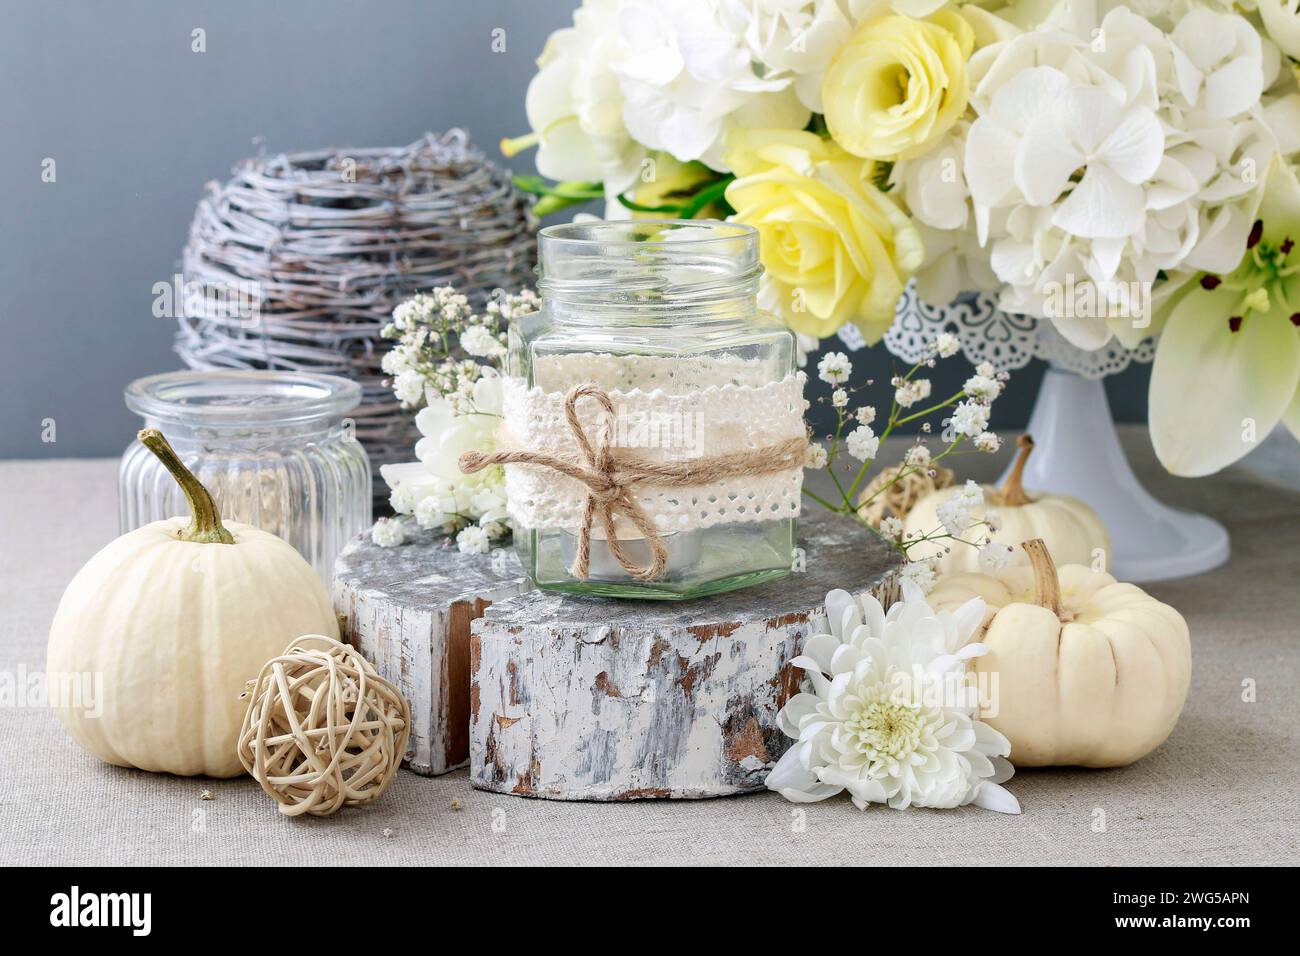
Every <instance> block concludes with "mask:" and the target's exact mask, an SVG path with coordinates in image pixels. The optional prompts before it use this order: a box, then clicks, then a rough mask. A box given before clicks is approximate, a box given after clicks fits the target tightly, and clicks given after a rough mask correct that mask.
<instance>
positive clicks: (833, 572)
mask: <svg viewBox="0 0 1300 956" xmlns="http://www.w3.org/2000/svg"><path fill="white" fill-rule="evenodd" d="M800 544H801V546H802V548H803V553H804V554H805V555H806V560H805V570H804V571H803V572H801V573H794V574H791V575H790V576H789V577H787V578H785V579H783V580H780V581H773V582H769V583H767V584H763V585H758V586H756V587H752V588H748V589H745V590H742V591H734V592H732V593H730V594H724V595H720V596H718V597H713V598H702V599H699V600H696V601H687V602H680V603H678V602H659V601H628V600H611V599H597V598H580V597H573V596H568V595H560V594H555V593H552V592H545V591H530V592H528V593H526V594H523V595H521V596H519V597H516V598H514V599H512V600H510V601H508V602H505V603H499V604H496V605H494V606H493V607H492V608H490V609H489V610H488V611H487V612H486V614H485V615H484V616H483V617H482V618H481V619H480V620H477V621H475V622H474V624H473V625H472V626H471V632H472V637H471V641H470V648H471V650H470V653H471V665H470V666H471V685H470V708H471V714H470V754H471V760H470V777H471V780H472V782H473V784H474V786H475V787H478V788H479V789H482V790H492V791H496V792H499V793H512V794H518V795H521V796H527V797H545V798H549V799H554V800H634V799H639V798H649V797H671V798H699V797H717V796H724V795H726V794H732V793H744V792H748V791H753V790H760V789H762V787H763V782H764V780H765V779H766V777H767V772H768V771H769V770H770V769H771V767H772V765H773V764H774V763H775V761H776V760H777V758H778V757H780V755H781V754H782V753H783V752H784V751H785V750H786V748H787V747H788V746H789V744H790V743H791V741H789V740H788V739H787V738H786V737H785V735H784V734H782V733H781V731H780V730H779V729H778V728H777V726H776V715H777V711H779V710H780V708H781V707H782V705H784V704H785V702H786V700H787V699H789V697H790V696H792V695H793V694H794V693H796V692H797V691H798V688H799V683H800V680H801V679H802V672H801V671H799V670H798V669H797V668H795V667H792V666H791V665H790V661H791V660H792V659H793V658H794V657H796V656H798V654H799V653H800V650H801V648H802V645H803V641H804V638H805V637H806V636H807V635H808V634H809V633H810V632H811V631H812V630H814V625H815V624H816V623H817V620H818V619H819V618H820V619H821V620H822V621H824V620H825V614H824V611H823V609H822V602H823V601H824V599H825V597H826V592H827V591H829V590H831V589H832V588H836V587H842V588H846V589H849V590H852V591H855V592H857V591H871V592H873V593H875V594H876V595H877V597H879V598H880V599H881V600H882V602H886V603H888V601H890V600H891V599H892V595H891V594H889V593H887V592H888V591H890V590H892V588H893V587H894V584H893V580H894V579H893V576H892V575H891V572H892V571H893V570H894V569H896V568H897V567H898V563H899V562H898V560H897V558H896V556H895V552H893V551H892V550H891V549H889V548H888V547H887V546H885V545H884V544H883V543H881V541H880V540H879V539H878V538H877V537H876V536H875V535H874V534H872V533H871V532H870V531H868V530H866V529H864V528H862V527H861V526H860V525H858V524H856V523H854V522H851V521H848V520H845V519H843V518H833V517H830V516H827V517H822V516H820V515H818V516H809V518H807V519H805V520H803V521H802V522H801V524H800Z"/></svg>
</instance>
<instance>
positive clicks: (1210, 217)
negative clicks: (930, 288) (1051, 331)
mask: <svg viewBox="0 0 1300 956" xmlns="http://www.w3.org/2000/svg"><path fill="white" fill-rule="evenodd" d="M1145 6H1146V7H1147V8H1149V9H1148V10H1147V12H1148V14H1149V16H1148V17H1146V18H1144V17H1143V16H1140V15H1138V14H1137V13H1135V12H1134V11H1133V10H1131V9H1129V8H1128V7H1126V6H1112V5H1109V4H1097V5H1095V6H1094V5H1092V4H1070V5H1060V6H1058V7H1057V8H1055V10H1054V11H1053V13H1052V15H1051V17H1050V18H1049V22H1048V24H1047V28H1044V29H1039V30H1032V31H1030V32H1026V33H1022V34H1020V35H1017V36H1014V37H1011V38H1009V39H1002V40H999V41H997V42H994V43H991V44H989V45H987V46H985V47H983V48H982V49H981V50H979V51H978V52H977V53H976V55H975V56H974V57H973V58H972V60H971V75H972V80H973V81H974V83H975V86H974V90H973V92H972V95H971V101H970V102H971V108H972V110H973V112H974V114H975V117H976V118H975V119H974V121H973V123H972V124H971V127H970V130H969V133H968V134H967V137H966V142H965V148H964V150H963V167H962V172H963V176H964V181H965V183H966V185H967V186H968V187H969V193H970V197H971V200H972V204H973V205H972V208H973V211H974V216H973V225H974V230H973V231H974V233H975V235H976V236H977V237H978V239H979V241H980V243H981V244H983V245H985V246H986V247H987V248H988V250H989V252H990V259H989V263H990V265H991V266H992V269H993V271H994V272H995V273H996V275H997V278H998V279H999V280H1000V282H1002V283H1003V284H1005V288H1004V290H1003V292H1002V294H1001V299H1000V303H999V304H1000V306H1001V307H1002V308H1003V310H1004V311H1007V312H1013V313H1025V314H1029V315H1033V316H1035V317H1038V318H1041V319H1049V320H1051V321H1052V322H1053V323H1054V325H1055V326H1056V328H1057V330H1058V331H1059V332H1060V333H1061V334H1062V335H1063V336H1064V337H1065V338H1067V339H1068V340H1069V341H1071V342H1072V343H1073V344H1075V345H1077V346H1079V347H1080V348H1084V349H1096V348H1099V347H1101V346H1102V345H1104V344H1105V343H1106V342H1107V341H1108V340H1109V339H1110V338H1111V337H1112V336H1116V337H1118V338H1119V339H1120V341H1121V342H1122V344H1124V345H1126V346H1129V347H1132V346H1134V345H1136V344H1137V342H1138V341H1140V340H1141V339H1142V338H1144V337H1146V336H1147V335H1149V334H1151V328H1150V323H1149V321H1142V319H1143V318H1145V319H1147V320H1149V319H1150V308H1151V302H1150V294H1149V291H1144V290H1149V289H1150V287H1151V285H1152V284H1153V283H1155V282H1156V281H1157V279H1159V278H1161V277H1165V276H1167V277H1169V278H1170V279H1171V281H1175V282H1176V281H1177V280H1178V279H1179V278H1180V277H1181V278H1186V277H1187V276H1188V275H1189V274H1191V273H1194V272H1197V271H1200V270H1206V271H1211V272H1225V271H1230V270H1231V269H1232V268H1233V267H1235V265H1236V263H1237V260H1239V259H1240V256H1241V249H1242V246H1243V243H1244V241H1245V238H1246V235H1247V234H1248V232H1249V230H1250V228H1251V225H1252V222H1253V217H1252V215H1251V213H1250V211H1249V209H1250V206H1251V204H1252V202H1256V201H1257V199H1258V195H1259V191H1260V189H1261V188H1262V184H1263V180H1264V177H1263V176H1259V175H1257V171H1258V170H1263V169H1266V168H1267V167H1268V165H1269V162H1270V160H1271V159H1272V157H1273V156H1274V155H1276V153H1277V152H1278V135H1280V134H1275V133H1274V132H1273V131H1272V130H1270V128H1269V126H1268V125H1267V123H1266V121H1265V118H1264V114H1263V111H1262V110H1261V109H1260V92H1261V90H1262V89H1263V88H1264V86H1265V79H1266V77H1268V76H1269V75H1275V74H1276V72H1277V70H1276V67H1275V66H1274V65H1272V64H1273V63H1275V62H1276V54H1275V53H1269V52H1268V51H1266V49H1265V48H1264V46H1263V45H1262V44H1261V42H1260V38H1259V34H1258V32H1257V31H1256V30H1255V28H1254V27H1252V26H1251V24H1250V23H1249V22H1248V21H1247V20H1245V19H1244V18H1243V17H1241V16H1239V15H1237V14H1235V13H1231V12H1228V11H1226V10H1223V9H1219V10H1215V9H1210V8H1209V7H1206V6H1204V5H1202V4H1165V5H1155V4H1147V5H1145ZM1099 13H1101V14H1104V16H1103V17H1102V18H1101V19H1098V14H1099ZM1099 38H1103V39H1102V41H1101V42H1099ZM1138 64H1140V66H1138ZM1287 115H1288V116H1291V115H1294V114H1293V113H1288V114H1287ZM1282 125H1289V124H1288V123H1287V121H1285V120H1283V121H1282ZM957 231H959V232H969V231H971V230H970V229H969V227H962V228H961V229H958V230H957Z"/></svg>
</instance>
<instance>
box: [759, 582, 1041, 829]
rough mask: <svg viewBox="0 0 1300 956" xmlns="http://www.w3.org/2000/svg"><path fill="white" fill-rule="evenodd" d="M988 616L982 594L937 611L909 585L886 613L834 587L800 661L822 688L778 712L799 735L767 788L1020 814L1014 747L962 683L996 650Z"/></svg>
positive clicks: (796, 794)
mask: <svg viewBox="0 0 1300 956" xmlns="http://www.w3.org/2000/svg"><path fill="white" fill-rule="evenodd" d="M983 615H984V602H983V600H981V599H979V598H974V599H972V600H971V601H968V602H967V603H966V604H964V605H962V606H961V607H960V608H958V609H957V610H956V611H953V612H948V611H934V610H932V609H931V608H930V606H929V605H928V604H926V602H925V597H924V595H923V594H922V593H921V592H920V591H919V589H917V588H916V587H915V586H913V585H912V584H911V582H909V581H907V580H904V582H903V600H902V601H899V602H897V603H896V604H894V605H893V606H892V607H891V608H890V609H889V613H888V614H886V613H885V612H884V610H883V609H882V608H881V606H880V603H879V602H878V601H876V599H875V598H873V597H871V596H870V595H868V594H863V595H859V596H858V597H856V598H854V597H853V596H852V595H850V594H849V593H848V592H846V591H832V592H830V593H829V594H827V595H826V616H827V619H828V623H827V626H826V630H825V631H824V632H822V633H818V634H814V635H812V636H810V637H809V638H808V640H807V641H806V642H805V643H804V648H803V653H802V654H801V655H800V656H799V657H797V658H795V659H794V660H793V661H792V663H793V664H794V665H795V666H797V667H801V668H803V670H804V673H805V674H806V675H807V676H808V679H809V681H810V682H811V685H812V690H811V692H804V693H800V694H796V695H795V696H794V697H792V698H791V699H790V701H789V702H788V703H787V704H786V705H785V707H783V708H782V709H781V711H780V713H779V714H778V716H777V723H778V726H780V728H781V730H782V731H783V732H784V733H785V734H786V735H788V736H790V737H793V738H795V739H796V741H797V742H796V743H795V744H794V745H793V746H792V747H791V748H790V749H789V750H788V751H786V753H785V755H784V756H782V757H781V759H780V760H779V761H778V762H777V765H776V767H774V768H773V769H772V772H771V773H770V774H769V775H768V778H767V786H768V788H769V789H772V790H775V791H777V792H778V793H780V794H781V795H782V796H784V797H785V798H786V799H787V800H791V801H794V802H797V803H810V802H814V801H817V800H825V799H827V798H828V797H833V796H835V795H837V794H839V793H841V792H843V791H845V790H847V791H848V792H849V796H850V797H851V798H852V799H853V803H854V805H855V806H856V807H858V809H863V810H864V809H866V807H867V805H868V804H871V803H884V804H888V805H889V806H890V807H892V808H894V809H896V810H902V809H906V808H907V807H909V806H917V807H932V808H940V809H942V808H950V807H959V806H965V805H967V804H974V805H975V806H978V807H982V808H984V809H986V810H995V811H998V812H1001V813H1019V812H1020V805H1019V803H1018V802H1017V801H1016V798H1015V797H1013V796H1012V795H1011V794H1010V793H1009V792H1008V791H1007V790H1006V789H1004V788H1003V787H1002V786H1001V784H1002V783H1003V782H1004V781H1006V780H1008V779H1010V778H1011V776H1012V774H1013V773H1014V772H1015V771H1014V769H1013V768H1012V766H1011V764H1010V762H1009V761H1007V760H1006V759H1005V758H1006V757H1007V755H1008V754H1010V752H1011V744H1010V742H1009V741H1008V740H1007V738H1006V737H1004V736H1003V735H1002V734H1000V733H998V732H997V731H996V730H994V729H993V728H992V727H990V726H988V725H987V724H985V723H984V722H983V721H981V720H980V719H979V706H980V701H979V694H978V691H977V689H975V688H973V687H970V686H969V685H967V684H966V682H965V679H964V675H965V670H966V663H967V661H969V660H970V659H972V658H975V657H979V656H980V655H982V654H984V653H986V651H987V649H986V648H985V647H984V645H982V644H978V643H974V642H973V641H972V638H973V637H974V635H975V633H976V631H977V630H978V629H979V626H980V624H981V621H982V618H983Z"/></svg>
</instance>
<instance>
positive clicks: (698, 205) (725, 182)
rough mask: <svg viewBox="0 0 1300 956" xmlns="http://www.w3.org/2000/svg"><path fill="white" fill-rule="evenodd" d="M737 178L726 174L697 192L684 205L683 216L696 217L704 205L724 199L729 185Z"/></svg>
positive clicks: (684, 217)
mask: <svg viewBox="0 0 1300 956" xmlns="http://www.w3.org/2000/svg"><path fill="white" fill-rule="evenodd" d="M735 178H736V177H735V176H732V175H727V176H724V177H722V178H721V179H719V180H718V181H717V182H715V183H711V184H710V185H708V186H705V187H704V188H703V189H701V190H700V191H699V192H697V193H696V194H695V195H694V196H692V197H691V201H690V202H688V203H687V204H686V205H685V206H683V207H682V218H683V219H694V218H695V216H696V214H697V213H699V212H700V210H702V209H704V207H706V206H708V205H709V204H711V203H714V202H717V201H718V200H719V199H722V198H723V196H724V195H725V194H726V192H727V187H728V186H730V185H731V183H732V181H733V180H735Z"/></svg>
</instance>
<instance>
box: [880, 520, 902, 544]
mask: <svg viewBox="0 0 1300 956" xmlns="http://www.w3.org/2000/svg"><path fill="white" fill-rule="evenodd" d="M880 533H881V534H883V535H884V536H885V537H886V538H889V539H890V540H891V541H898V540H900V539H901V538H902V537H903V521H902V519H901V518H895V517H894V516H893V515H890V516H889V517H888V518H882V519H880Z"/></svg>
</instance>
